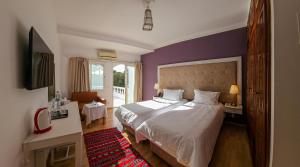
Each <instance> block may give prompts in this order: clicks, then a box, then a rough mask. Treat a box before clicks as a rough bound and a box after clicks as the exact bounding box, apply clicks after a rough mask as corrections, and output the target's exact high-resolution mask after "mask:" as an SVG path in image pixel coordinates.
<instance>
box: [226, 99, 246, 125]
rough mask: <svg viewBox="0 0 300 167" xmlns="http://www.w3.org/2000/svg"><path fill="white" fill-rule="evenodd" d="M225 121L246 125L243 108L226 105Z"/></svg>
mask: <svg viewBox="0 0 300 167" xmlns="http://www.w3.org/2000/svg"><path fill="white" fill-rule="evenodd" d="M225 121H229V122H235V123H244V117H243V106H242V105H237V106H232V105H230V104H227V103H226V104H225Z"/></svg>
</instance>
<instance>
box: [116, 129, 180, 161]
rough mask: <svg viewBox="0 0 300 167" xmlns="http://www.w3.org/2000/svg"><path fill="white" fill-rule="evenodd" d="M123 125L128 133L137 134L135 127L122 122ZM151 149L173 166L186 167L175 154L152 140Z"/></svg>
mask: <svg viewBox="0 0 300 167" xmlns="http://www.w3.org/2000/svg"><path fill="white" fill-rule="evenodd" d="M122 125H123V127H124V129H125V130H126V131H127V132H128V133H130V134H131V135H133V136H135V131H134V129H132V128H131V127H129V126H127V125H124V124H122ZM150 149H151V151H152V152H153V153H155V154H156V155H157V156H158V157H160V158H161V159H163V160H164V161H166V162H167V163H168V164H169V165H171V166H173V167H184V165H182V164H180V163H179V162H177V159H176V158H175V157H174V156H172V155H170V154H169V153H167V152H166V151H165V150H163V149H161V148H160V147H159V146H157V145H156V144H154V143H153V142H151V141H150Z"/></svg>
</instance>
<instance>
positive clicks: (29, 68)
mask: <svg viewBox="0 0 300 167" xmlns="http://www.w3.org/2000/svg"><path fill="white" fill-rule="evenodd" d="M26 73H27V76H26V79H25V80H26V81H25V87H26V88H27V89H29V90H33V89H39V88H43V87H48V86H52V85H54V55H53V53H52V52H51V50H50V49H49V48H48V46H47V45H46V43H45V42H44V40H43V39H42V38H41V36H40V35H39V34H38V33H37V31H36V30H35V29H34V28H33V27H32V28H31V29H30V32H29V55H28V58H27V63H26Z"/></svg>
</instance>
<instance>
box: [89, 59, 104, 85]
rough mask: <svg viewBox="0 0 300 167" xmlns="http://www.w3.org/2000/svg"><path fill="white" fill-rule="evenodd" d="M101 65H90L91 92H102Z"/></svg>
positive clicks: (102, 76) (102, 77)
mask: <svg viewBox="0 0 300 167" xmlns="http://www.w3.org/2000/svg"><path fill="white" fill-rule="evenodd" d="M103 80H104V75H103V65H102V64H98V63H90V84H91V89H92V90H103Z"/></svg>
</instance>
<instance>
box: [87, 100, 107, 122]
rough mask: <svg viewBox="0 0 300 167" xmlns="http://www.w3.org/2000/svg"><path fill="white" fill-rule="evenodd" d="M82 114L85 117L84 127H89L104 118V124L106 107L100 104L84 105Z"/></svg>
mask: <svg viewBox="0 0 300 167" xmlns="http://www.w3.org/2000/svg"><path fill="white" fill-rule="evenodd" d="M82 113H83V114H84V115H86V120H85V123H86V125H89V124H90V123H91V122H92V121H94V120H97V119H100V118H104V119H103V124H104V123H105V118H106V115H107V107H106V106H105V104H102V103H100V102H97V103H90V104H85V105H84V106H83V109H82Z"/></svg>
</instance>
